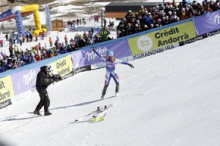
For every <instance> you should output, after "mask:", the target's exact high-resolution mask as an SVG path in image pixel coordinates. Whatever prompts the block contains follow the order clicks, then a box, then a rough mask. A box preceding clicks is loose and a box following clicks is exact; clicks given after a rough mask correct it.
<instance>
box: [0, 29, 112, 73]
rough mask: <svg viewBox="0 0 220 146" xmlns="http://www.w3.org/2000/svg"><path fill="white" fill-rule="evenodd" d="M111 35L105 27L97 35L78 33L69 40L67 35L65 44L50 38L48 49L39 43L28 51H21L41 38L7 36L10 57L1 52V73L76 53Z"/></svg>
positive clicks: (90, 32)
mask: <svg viewBox="0 0 220 146" xmlns="http://www.w3.org/2000/svg"><path fill="white" fill-rule="evenodd" d="M109 34H110V32H109V31H108V29H107V28H106V27H105V28H102V29H101V30H100V32H98V33H96V34H95V33H94V31H93V29H91V30H90V31H88V32H84V33H83V34H78V33H77V34H76V35H75V36H74V37H73V38H68V37H67V35H65V36H64V38H63V40H64V42H61V39H60V37H59V36H57V37H56V39H55V40H53V39H52V38H51V37H49V38H48V43H49V44H50V45H49V47H47V46H46V44H45V45H44V46H42V44H41V43H38V44H37V45H35V46H32V47H31V49H27V48H26V50H23V49H21V47H22V44H23V43H27V42H33V41H38V37H39V36H35V40H33V36H32V35H31V34H27V35H21V36H19V35H16V34H14V33H12V34H10V35H9V34H6V35H5V40H6V42H8V43H9V48H8V49H9V55H7V54H6V53H3V52H2V51H1V53H0V72H4V71H6V70H9V69H15V68H18V67H21V66H24V65H27V64H30V63H34V62H37V61H40V60H43V59H47V58H51V57H53V56H57V55H60V54H64V53H67V52H71V51H75V50H77V49H79V48H81V47H85V46H87V45H91V44H94V43H100V42H104V41H107V40H110V39H111V38H110V37H109ZM41 39H42V40H44V39H45V34H41ZM0 43H1V41H0ZM0 47H1V45H0Z"/></svg>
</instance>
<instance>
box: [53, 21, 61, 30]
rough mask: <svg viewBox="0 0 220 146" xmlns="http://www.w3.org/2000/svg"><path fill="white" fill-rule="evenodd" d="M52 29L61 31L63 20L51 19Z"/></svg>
mask: <svg viewBox="0 0 220 146" xmlns="http://www.w3.org/2000/svg"><path fill="white" fill-rule="evenodd" d="M52 31H63V20H57V19H56V20H53V21H52Z"/></svg>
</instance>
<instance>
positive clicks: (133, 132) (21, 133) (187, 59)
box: [0, 35, 220, 146]
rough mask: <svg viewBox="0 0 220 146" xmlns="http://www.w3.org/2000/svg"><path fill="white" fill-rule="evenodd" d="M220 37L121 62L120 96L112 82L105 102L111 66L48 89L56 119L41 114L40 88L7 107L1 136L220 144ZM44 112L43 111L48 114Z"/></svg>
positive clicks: (111, 143)
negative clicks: (90, 117) (95, 114)
mask: <svg viewBox="0 0 220 146" xmlns="http://www.w3.org/2000/svg"><path fill="white" fill-rule="evenodd" d="M219 40H220V35H216V36H213V37H210V38H207V39H204V40H201V41H197V42H195V43H193V44H189V45H185V46H182V47H179V48H175V49H173V50H169V51H165V52H163V53H160V54H156V55H153V56H149V57H146V58H142V59H139V60H135V61H132V62H131V63H132V64H134V66H135V68H134V69H130V68H129V67H127V66H124V65H118V66H117V72H118V74H119V76H120V95H119V96H118V97H113V95H114V88H115V85H114V82H113V81H111V83H110V87H109V88H108V91H107V95H106V97H105V100H99V99H100V95H101V90H102V87H103V83H104V74H105V69H100V70H93V71H89V72H84V73H80V74H76V75H75V76H73V77H71V78H68V79H66V80H63V81H61V82H58V83H56V84H54V85H51V86H50V87H49V88H48V92H49V96H50V99H51V106H50V111H51V112H52V113H53V115H52V116H48V117H44V116H43V117H39V118H35V117H34V116H33V115H32V114H30V113H29V112H32V111H33V110H34V108H35V106H36V105H37V103H38V101H39V97H38V94H37V93H36V92H35V91H34V92H31V93H27V94H24V95H22V97H27V98H26V99H25V100H21V101H20V102H19V103H17V104H14V105H11V106H8V107H7V108H4V109H1V110H0V137H1V139H2V140H3V141H4V142H6V143H8V144H9V145H16V146H30V145H32V146H39V145H41V146H55V145H56V146H58V145H74V146H124V145H127V146H133V145H137V146H146V145H151V146H171V145H173V146H219V145H220V106H219V105H220V98H219V97H220V90H219V85H220V77H219V73H220V63H219V62H220V57H219V56H220V49H219V46H218V45H216V44H218V42H219ZM109 104H113V107H112V108H110V109H109V112H108V114H107V116H106V118H105V120H104V121H102V122H97V123H88V122H85V123H78V124H70V123H71V122H72V121H73V120H75V119H76V118H78V117H82V116H84V115H86V114H88V113H90V112H91V111H93V110H95V109H96V107H97V106H104V105H109ZM42 113H43V111H42Z"/></svg>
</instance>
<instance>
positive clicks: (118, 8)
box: [105, 2, 159, 13]
mask: <svg viewBox="0 0 220 146" xmlns="http://www.w3.org/2000/svg"><path fill="white" fill-rule="evenodd" d="M158 4H159V2H127V3H118V2H117V3H116V2H113V3H110V4H108V5H106V6H105V13H108V12H127V11H128V10H131V11H132V12H138V11H139V10H140V7H141V6H144V7H154V6H157V5H158Z"/></svg>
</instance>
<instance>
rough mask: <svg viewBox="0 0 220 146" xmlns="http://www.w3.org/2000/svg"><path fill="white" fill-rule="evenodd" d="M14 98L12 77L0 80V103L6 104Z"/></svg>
mask: <svg viewBox="0 0 220 146" xmlns="http://www.w3.org/2000/svg"><path fill="white" fill-rule="evenodd" d="M13 96H14V91H13V84H12V79H11V76H6V77H4V78H0V103H4V102H5V101H7V100H9V99H10V98H11V97H13Z"/></svg>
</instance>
